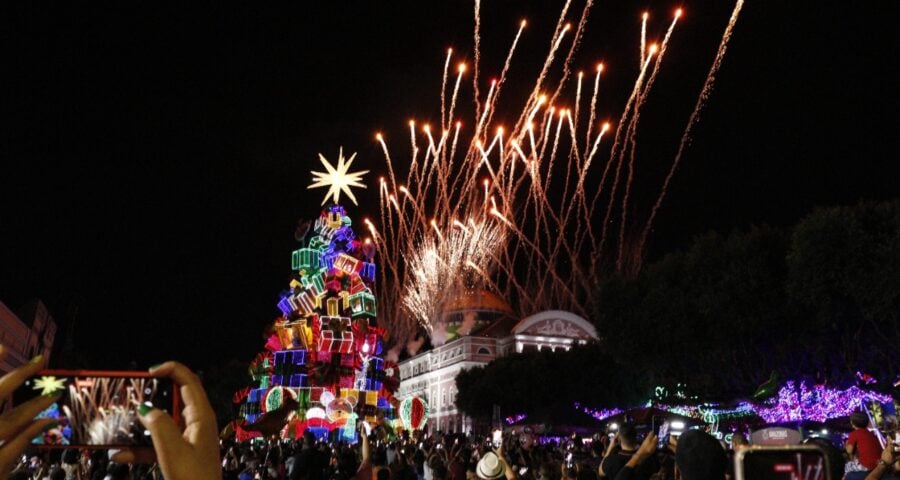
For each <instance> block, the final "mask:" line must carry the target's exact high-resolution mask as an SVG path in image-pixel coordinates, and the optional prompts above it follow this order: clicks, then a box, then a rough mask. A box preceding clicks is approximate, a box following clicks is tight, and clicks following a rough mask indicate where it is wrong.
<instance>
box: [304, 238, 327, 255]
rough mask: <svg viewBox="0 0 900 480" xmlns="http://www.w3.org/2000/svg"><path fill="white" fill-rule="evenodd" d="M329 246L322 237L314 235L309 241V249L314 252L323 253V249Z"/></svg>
mask: <svg viewBox="0 0 900 480" xmlns="http://www.w3.org/2000/svg"><path fill="white" fill-rule="evenodd" d="M327 246H328V242H326V241H325V239H323V238H322V237H321V236H320V235H314V236H313V237H312V238H310V239H309V248H311V249H313V250H319V251H321V250H322V249H323V248H325V247H327Z"/></svg>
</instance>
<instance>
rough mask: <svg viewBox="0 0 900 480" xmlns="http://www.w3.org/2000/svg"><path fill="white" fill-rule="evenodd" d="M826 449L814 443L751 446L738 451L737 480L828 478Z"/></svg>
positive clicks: (806, 479)
mask: <svg viewBox="0 0 900 480" xmlns="http://www.w3.org/2000/svg"><path fill="white" fill-rule="evenodd" d="M829 471H830V470H829V466H828V459H827V458H826V456H825V452H823V451H822V450H821V449H819V448H817V447H815V446H813V445H795V446H786V447H750V448H747V449H743V450H740V451H738V452H737V454H736V455H735V474H736V478H737V480H757V479H758V480H782V479H783V480H793V479H797V478H800V479H804V480H828V478H829Z"/></svg>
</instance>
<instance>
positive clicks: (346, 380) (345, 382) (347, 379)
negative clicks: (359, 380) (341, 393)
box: [338, 374, 353, 388]
mask: <svg viewBox="0 0 900 480" xmlns="http://www.w3.org/2000/svg"><path fill="white" fill-rule="evenodd" d="M338 386H339V387H341V388H353V375H352V374H351V375H341V376H340V380H339V381H338Z"/></svg>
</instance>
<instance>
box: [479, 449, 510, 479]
mask: <svg viewBox="0 0 900 480" xmlns="http://www.w3.org/2000/svg"><path fill="white" fill-rule="evenodd" d="M475 473H476V474H478V478H480V479H482V480H497V479H498V478H501V477H503V474H504V472H503V464H502V463H500V459H499V458H498V457H497V455H496V454H495V453H494V452H487V453H485V454H484V456H483V457H481V460H479V461H478V466H477V467H475Z"/></svg>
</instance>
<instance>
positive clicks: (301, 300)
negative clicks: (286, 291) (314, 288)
mask: <svg viewBox="0 0 900 480" xmlns="http://www.w3.org/2000/svg"><path fill="white" fill-rule="evenodd" d="M293 298H294V301H295V303H296V304H297V311H298V312H300V313H301V314H303V315H309V314H311V313H313V312H314V311H315V309H316V303H317V299H316V297H314V296H313V295H312V294H311V293H309V291H308V290H307V291H305V292H300V293H299V294H297V295H294V297H293Z"/></svg>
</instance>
